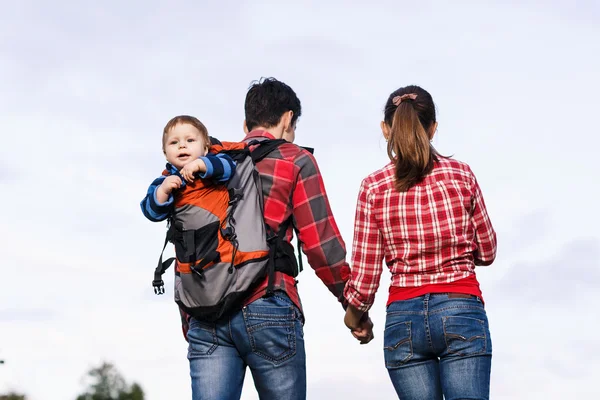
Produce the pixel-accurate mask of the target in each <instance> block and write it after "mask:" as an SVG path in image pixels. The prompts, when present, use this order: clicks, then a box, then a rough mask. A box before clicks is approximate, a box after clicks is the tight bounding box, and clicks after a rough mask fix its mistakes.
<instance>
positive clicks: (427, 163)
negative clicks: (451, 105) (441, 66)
mask: <svg viewBox="0 0 600 400" xmlns="http://www.w3.org/2000/svg"><path fill="white" fill-rule="evenodd" d="M384 121H385V123H386V124H387V125H388V126H389V127H390V128H391V133H390V137H389V140H388V146H387V151H388V156H389V157H390V160H391V161H393V162H394V164H395V167H396V189H397V190H398V191H399V192H405V191H407V190H408V189H410V188H411V187H413V186H414V185H416V184H417V183H419V182H420V181H422V180H423V178H424V177H425V176H426V175H427V174H429V173H430V172H431V170H432V169H433V163H434V161H437V160H438V157H439V156H440V155H439V154H438V152H437V151H436V150H435V148H434V147H433V146H432V145H431V143H430V140H431V137H430V134H432V133H433V132H430V130H431V129H432V127H433V126H434V124H435V122H436V121H435V104H434V103H433V99H432V98H431V95H430V94H429V93H428V92H427V91H426V90H425V89H422V88H420V87H419V86H414V85H411V86H406V87H403V88H400V89H398V90H396V91H394V92H393V93H392V94H390V97H389V98H388V100H387V102H386V105H385V110H384Z"/></svg>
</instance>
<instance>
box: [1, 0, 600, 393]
mask: <svg viewBox="0 0 600 400" xmlns="http://www.w3.org/2000/svg"><path fill="white" fill-rule="evenodd" d="M0 4H1V6H2V7H1V9H2V12H1V13H0V77H1V79H0V126H1V127H2V129H1V130H0V138H1V141H0V143H1V145H0V193H1V196H0V210H2V214H1V217H2V219H1V221H2V222H1V224H0V256H1V259H2V267H1V271H2V279H1V280H0V282H2V286H1V289H0V359H3V360H5V364H3V365H0V393H1V392H6V391H9V390H16V391H20V392H24V393H26V394H27V395H28V398H29V399H30V400H69V399H74V398H75V397H76V396H77V395H78V394H79V393H81V391H82V390H83V389H84V382H83V381H82V378H83V376H84V374H85V372H86V370H87V369H89V368H90V367H93V366H96V365H98V364H99V363H101V362H102V361H105V360H106V361H110V362H113V363H114V364H115V365H116V366H117V368H118V369H119V370H120V371H121V373H122V374H123V376H124V377H125V379H126V380H128V381H130V382H133V381H135V382H138V383H140V384H141V385H142V387H143V388H144V390H145V391H146V393H147V399H148V400H162V399H175V398H177V399H179V398H181V399H185V398H190V394H191V390H190V380H189V371H188V363H187V359H186V351H187V345H186V342H185V340H184V339H183V337H182V335H181V332H180V325H179V320H178V318H179V317H178V314H177V310H176V306H175V304H174V302H173V301H172V298H171V297H170V296H172V291H171V290H168V291H167V295H166V296H161V297H159V296H155V295H154V294H153V291H152V287H151V284H150V282H151V279H152V278H151V275H152V272H153V269H154V267H155V264H156V260H157V257H158V255H159V252H160V249H161V247H162V241H163V239H164V231H165V226H164V224H160V223H151V222H149V221H147V220H146V219H145V218H144V217H143V215H142V213H141V211H140V208H139V201H140V200H141V199H142V198H143V197H144V195H145V191H146V188H147V186H148V184H149V183H150V182H151V181H152V179H154V177H155V176H157V175H158V174H159V173H160V172H161V171H162V168H163V166H164V162H165V160H164V157H163V155H162V151H161V148H160V143H161V132H162V128H163V127H164V125H165V123H166V122H167V121H168V120H169V119H170V118H171V117H173V116H175V115H179V114H191V115H194V116H196V117H198V118H199V119H200V120H201V121H203V122H204V123H205V124H206V126H207V127H208V129H209V132H210V133H211V134H212V135H213V136H216V137H218V138H220V139H224V140H240V139H242V138H243V131H242V123H243V118H244V114H243V102H244V97H245V93H246V91H247V89H248V87H249V85H250V84H251V82H252V81H254V80H257V79H260V78H261V77H267V76H274V77H276V78H278V79H280V80H282V81H284V82H286V83H288V84H289V85H290V86H292V87H293V88H294V90H295V91H296V93H297V94H298V96H299V98H300V99H301V101H302V106H303V113H302V117H301V118H300V120H299V123H298V129H297V131H296V143H298V144H300V145H305V146H311V147H314V148H315V157H316V158H317V160H318V162H319V165H320V168H321V172H322V174H323V178H324V180H325V185H326V188H327V191H328V195H329V199H330V202H331V206H332V209H333V212H334V214H335V217H336V220H337V222H338V225H339V227H340V229H341V232H342V235H343V237H344V238H345V240H346V245H347V248H348V249H350V248H351V241H352V234H353V221H354V207H355V201H356V196H357V194H358V188H359V185H360V182H361V180H362V179H363V178H364V177H365V176H367V175H368V174H369V173H371V172H373V171H374V170H376V169H378V168H380V167H382V166H383V165H385V164H386V163H387V162H388V159H387V155H386V149H385V141H384V139H383V138H382V135H381V131H380V129H379V122H380V121H381V119H382V109H383V106H384V103H385V101H386V99H387V97H388V95H389V94H390V93H391V92H392V91H394V90H395V89H397V88H399V87H401V86H406V85H409V84H418V85H420V86H422V87H423V88H425V89H426V90H428V91H429V92H430V93H431V94H432V96H433V98H434V100H435V102H436V106H437V109H438V122H439V129H438V132H437V135H436V137H435V138H434V142H433V143H434V145H435V146H436V148H437V149H438V151H439V152H440V153H442V154H445V155H453V156H454V157H455V158H457V159H459V160H462V161H465V162H467V163H468V164H469V165H470V166H471V167H472V169H473V171H474V172H475V174H476V176H477V179H478V181H479V184H480V186H481V188H482V190H483V194H484V197H485V201H486V204H487V208H488V211H489V214H490V217H491V219H492V222H493V224H494V227H495V229H496V231H497V234H498V242H499V248H498V257H497V259H496V262H495V263H494V264H493V265H492V266H489V267H484V268H480V269H478V270H477V271H478V275H477V276H478V279H479V280H480V282H481V287H482V290H483V295H484V299H485V301H486V310H487V312H488V318H489V321H490V329H491V335H492V341H493V366H492V384H491V398H492V399H544V400H545V399H565V398H569V399H587V398H594V397H597V396H598V395H600V388H598V386H597V384H596V382H595V381H596V380H597V376H600V356H599V355H598V352H597V351H596V350H597V348H598V345H599V344H600V343H599V342H600V341H599V340H598V339H597V337H598V335H597V333H596V329H600V319H599V317H598V312H597V307H598V305H599V304H600V295H599V290H598V289H599V287H600V233H598V231H597V227H598V226H599V225H600V213H598V211H597V198H598V195H599V194H600V193H599V189H598V178H599V172H600V168H599V167H598V164H597V158H596V157H597V148H598V145H599V144H600V140H599V139H598V135H597V132H598V128H597V126H596V125H597V123H596V116H597V109H598V106H599V105H600V101H599V100H598V96H597V93H598V92H599V91H600V78H599V77H598V72H597V71H599V70H600V3H598V2H597V1H576V2H568V4H567V2H561V1H545V2H534V1H529V0H525V1H519V2H517V1H502V2H500V1H488V2H485V3H484V2H476V1H472V2H466V1H456V2H451V3H449V2H442V1H437V2H436V1H421V2H403V1H380V0H372V1H370V2H358V1H356V2H355V1H304V0H302V1H296V2H293V3H291V2H290V3H288V2H277V1H261V0H258V1H252V2H250V1H229V0H224V1H221V2H218V3H217V2H214V4H213V2H194V1H171V2H169V4H167V2H158V1H153V0H148V1H143V2H142V1H130V2H127V4H125V2H118V1H114V0H107V1H104V2H88V1H83V2H74V1H61V0H57V1H55V2H51V3H50V2H42V1H28V0H22V1H20V2H9V1H7V0H1V1H0ZM594 182H596V183H594ZM167 275H169V274H167ZM389 279H390V277H389V273H387V272H386V273H384V275H383V277H382V282H381V287H380V290H379V292H378V294H377V298H376V303H375V305H374V306H373V310H372V312H371V316H372V319H373V321H374V323H375V328H374V329H375V331H374V332H375V340H373V341H372V342H371V343H370V344H369V345H366V346H361V345H359V344H358V342H356V341H355V340H354V339H353V338H352V337H351V335H350V334H349V333H348V331H347V329H346V328H345V326H344V325H343V310H342V308H341V307H340V306H339V305H338V304H337V303H336V301H335V299H334V298H333V296H331V294H330V293H329V292H328V291H327V289H326V288H325V286H324V285H323V284H322V283H321V281H320V280H319V279H318V278H317V277H316V276H315V274H314V273H313V272H312V271H311V270H310V269H308V268H307V269H306V270H305V271H304V272H303V273H302V274H301V275H300V277H299V281H300V295H301V298H302V301H303V305H304V309H305V314H306V320H307V321H306V325H305V341H306V351H307V371H308V372H307V374H308V378H307V379H308V398H309V399H317V400H319V399H348V400H350V399H364V398H377V399H393V398H395V393H394V390H393V387H392V385H391V383H390V381H389V378H388V375H387V372H386V370H385V367H384V363H383V350H382V348H383V344H382V337H383V326H384V322H385V301H386V297H387V290H388V286H389ZM171 284H172V277H171V276H169V278H168V279H167V284H166V286H167V288H170V285H171ZM242 398H243V399H245V400H252V399H257V398H258V396H257V394H256V392H255V390H254V387H253V383H252V380H251V379H250V374H249V373H247V380H246V384H245V386H244V391H243V396H242Z"/></svg>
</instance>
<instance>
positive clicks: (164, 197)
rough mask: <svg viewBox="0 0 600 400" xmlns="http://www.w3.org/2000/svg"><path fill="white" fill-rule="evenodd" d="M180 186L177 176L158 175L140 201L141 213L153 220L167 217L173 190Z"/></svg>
mask: <svg viewBox="0 0 600 400" xmlns="http://www.w3.org/2000/svg"><path fill="white" fill-rule="evenodd" d="M179 187H181V179H180V178H179V177H178V176H175V175H170V176H160V177H158V178H156V179H155V180H154V181H153V182H152V183H151V184H150V186H149V187H148V191H147V193H146V197H144V199H143V200H142V201H141V202H140V207H141V208H142V213H143V214H144V216H145V217H146V218H148V219H149V220H150V221H153V222H159V221H164V220H165V219H167V218H168V216H169V214H170V213H171V211H172V207H173V194H172V192H173V190H175V189H177V188H179Z"/></svg>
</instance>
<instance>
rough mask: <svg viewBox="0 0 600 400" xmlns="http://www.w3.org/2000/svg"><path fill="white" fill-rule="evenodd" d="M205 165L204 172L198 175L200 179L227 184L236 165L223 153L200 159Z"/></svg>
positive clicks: (208, 155)
mask: <svg viewBox="0 0 600 400" xmlns="http://www.w3.org/2000/svg"><path fill="white" fill-rule="evenodd" d="M200 159H201V160H202V161H204V164H205V165H206V172H204V173H202V174H200V178H202V179H212V180H214V181H216V182H227V181H229V179H231V177H232V176H233V174H234V173H235V168H236V164H235V161H233V160H232V159H231V157H229V156H228V155H227V154H225V153H218V154H211V153H208V154H207V155H206V156H204V157H200Z"/></svg>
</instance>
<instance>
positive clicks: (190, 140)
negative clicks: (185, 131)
mask: <svg viewBox="0 0 600 400" xmlns="http://www.w3.org/2000/svg"><path fill="white" fill-rule="evenodd" d="M195 141H196V139H194V138H190V139H188V142H190V143H191V142H195Z"/></svg>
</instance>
